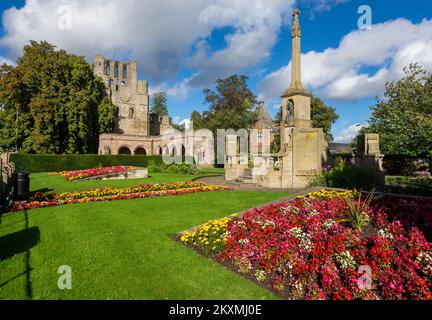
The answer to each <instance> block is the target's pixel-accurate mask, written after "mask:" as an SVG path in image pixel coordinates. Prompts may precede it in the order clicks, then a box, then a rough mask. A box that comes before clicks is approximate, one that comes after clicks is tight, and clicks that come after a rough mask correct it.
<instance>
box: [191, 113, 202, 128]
mask: <svg viewBox="0 0 432 320" xmlns="http://www.w3.org/2000/svg"><path fill="white" fill-rule="evenodd" d="M190 119H191V121H192V122H193V129H194V130H200V129H202V128H204V127H205V126H204V119H203V117H202V115H201V113H199V112H198V111H193V112H192V114H191V118H190Z"/></svg>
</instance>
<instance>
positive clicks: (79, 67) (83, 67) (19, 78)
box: [0, 41, 111, 154]
mask: <svg viewBox="0 0 432 320" xmlns="http://www.w3.org/2000/svg"><path fill="white" fill-rule="evenodd" d="M103 97H104V88H103V83H102V82H101V80H100V79H99V78H97V77H96V76H95V75H94V74H93V71H92V68H91V66H90V65H89V64H88V63H87V61H86V60H85V59H84V58H83V57H79V56H76V55H72V54H68V53H67V52H66V51H64V50H56V48H55V46H53V45H51V44H49V43H47V42H45V41H42V42H35V41H31V43H30V44H29V45H26V46H25V47H24V51H23V55H22V56H21V57H20V58H18V60H17V65H16V66H8V65H3V66H1V67H0V104H1V106H2V107H1V108H0V148H2V149H4V150H15V148H17V149H18V150H20V151H22V152H27V153H49V154H52V153H59V154H62V153H69V154H72V153H94V152H97V146H98V135H99V132H100V130H99V128H100V127H102V128H103V130H104V131H105V130H108V131H109V129H110V127H111V124H106V123H104V124H103V125H102V126H100V125H99V106H100V104H101V102H102V100H103ZM108 109H109V108H108ZM104 112H105V111H104ZM109 112H111V111H110V110H108V111H107V113H109ZM102 118H103V117H102Z"/></svg>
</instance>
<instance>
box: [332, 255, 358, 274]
mask: <svg viewBox="0 0 432 320" xmlns="http://www.w3.org/2000/svg"><path fill="white" fill-rule="evenodd" d="M336 262H337V263H338V265H339V267H340V268H341V269H344V270H346V269H350V268H351V269H352V268H354V267H355V266H356V262H355V260H354V258H353V256H352V255H351V253H350V252H349V251H345V252H342V253H341V254H340V255H337V256H336Z"/></svg>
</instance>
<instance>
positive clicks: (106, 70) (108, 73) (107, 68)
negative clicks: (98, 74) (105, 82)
mask: <svg viewBox="0 0 432 320" xmlns="http://www.w3.org/2000/svg"><path fill="white" fill-rule="evenodd" d="M105 75H106V76H109V75H110V64H109V62H107V63H105Z"/></svg>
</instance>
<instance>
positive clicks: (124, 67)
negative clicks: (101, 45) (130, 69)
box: [123, 66, 127, 79]
mask: <svg viewBox="0 0 432 320" xmlns="http://www.w3.org/2000/svg"><path fill="white" fill-rule="evenodd" d="M123 79H127V66H123Z"/></svg>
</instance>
